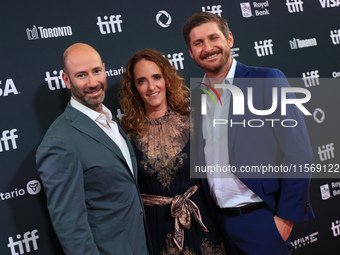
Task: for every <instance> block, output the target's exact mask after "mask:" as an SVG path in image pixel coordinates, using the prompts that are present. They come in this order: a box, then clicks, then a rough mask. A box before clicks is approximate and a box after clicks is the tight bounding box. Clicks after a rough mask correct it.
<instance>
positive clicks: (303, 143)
mask: <svg viewBox="0 0 340 255" xmlns="http://www.w3.org/2000/svg"><path fill="white" fill-rule="evenodd" d="M183 35H184V39H185V42H186V45H187V48H188V50H189V53H190V56H191V57H192V58H193V59H194V61H195V62H196V64H197V65H198V66H199V67H201V68H202V69H203V70H204V72H205V77H204V79H203V82H202V88H204V90H205V91H209V90H210V92H211V93H216V96H218V98H219V99H220V100H221V103H220V105H219V103H218V104H217V105H216V106H215V105H214V103H213V102H212V101H211V100H209V97H208V99H207V104H206V109H205V110H204V111H206V114H202V109H201V108H202V106H201V104H200V103H201V100H200V98H201V94H202V93H203V92H202V90H200V89H196V90H195V91H193V92H192V96H191V97H192V105H191V107H192V110H193V112H194V114H193V116H194V122H193V123H194V124H195V125H194V138H193V140H194V144H195V147H196V151H195V155H196V157H197V159H198V164H199V165H200V166H217V165H218V166H222V167H223V166H225V167H226V166H228V167H229V169H230V167H232V169H234V170H235V171H234V172H227V173H217V172H215V173H206V175H205V177H204V178H202V184H203V187H204V188H205V191H206V194H207V195H208V196H210V197H211V198H212V200H213V203H212V204H213V207H214V209H215V212H216V218H217V220H218V221H219V225H220V226H222V232H223V235H224V236H223V237H224V244H225V246H226V251H227V253H228V254H232V255H234V254H250V255H257V254H258V255H281V254H282V255H284V254H290V250H291V248H292V245H291V242H290V240H289V235H290V233H291V231H292V228H293V222H299V221H306V220H308V219H311V218H313V217H314V215H313V212H312V209H311V207H310V206H309V185H310V175H309V174H306V175H293V174H289V173H285V172H284V171H281V172H280V171H277V172H275V171H274V172H273V173H272V174H271V175H268V176H265V175H263V176H261V175H259V174H244V173H242V169H243V170H244V169H251V167H258V168H260V167H263V166H266V167H267V168H270V167H272V168H275V167H276V169H278V168H280V169H288V168H289V167H294V166H295V167H298V166H299V165H301V164H302V165H304V164H305V163H311V162H312V149H311V144H310V140H309V137H308V132H307V129H306V126H305V122H304V118H303V115H302V112H301V110H300V109H299V108H298V107H297V106H296V105H295V104H289V105H287V106H286V109H285V116H282V113H281V110H282V109H281V104H280V103H281V101H280V98H281V93H280V92H281V91H284V89H288V90H289V89H290V85H289V83H288V81H287V79H286V77H285V76H284V74H283V73H282V72H281V71H280V70H277V69H270V68H259V67H250V66H245V65H243V64H242V63H240V62H237V61H236V60H235V59H234V58H232V57H231V54H230V49H231V48H232V46H233V43H234V39H233V36H232V33H231V32H230V30H229V27H228V24H227V21H226V20H225V19H223V18H221V17H219V16H218V15H215V14H211V13H208V12H201V13H196V14H194V15H192V16H191V17H190V18H189V19H188V20H187V21H186V22H185V23H184V26H183ZM217 84H233V86H236V88H238V89H237V90H238V92H239V94H240V93H241V92H242V93H241V94H243V95H247V93H249V90H248V88H251V90H252V100H253V101H252V104H253V106H254V107H253V109H245V110H244V111H243V112H242V115H239V114H236V113H235V112H236V110H240V109H235V107H234V103H233V100H234V101H236V100H235V99H236V98H235V95H234V93H233V96H231V92H230V91H229V90H228V89H223V88H218V86H216V88H215V85H217ZM228 86H229V87H230V88H231V86H230V85H228ZM220 87H223V86H220ZM275 89H276V90H275ZM274 90H275V91H276V95H277V98H278V102H276V103H277V106H278V107H277V109H276V110H271V109H272V108H271V106H272V105H274V106H275V104H274V102H273V101H275V100H272V93H274V92H273V91H274ZM234 92H235V91H234ZM285 96H286V97H287V98H288V99H290V100H296V98H295V95H294V93H286V94H285ZM235 105H236V104H235ZM274 108H275V107H274ZM274 108H273V109H274ZM255 109H256V110H257V111H256V110H255ZM268 109H269V110H268ZM266 110H268V111H267V112H268V114H266V115H261V114H260V115H259V114H254V112H255V113H259V112H265V111H266ZM269 111H270V112H269ZM282 117H285V119H290V120H294V122H293V125H292V124H291V125H288V123H286V124H287V125H281V120H282ZM216 119H218V120H224V124H225V125H215V124H216V123H215V122H214V121H215V120H216ZM254 119H255V120H256V121H255V122H254ZM268 119H269V120H271V121H268ZM226 120H228V121H226ZM249 120H250V121H251V120H253V122H252V121H251V122H250V123H251V124H247V123H249V122H248V121H249ZM274 120H275V121H277V120H280V121H279V122H275V121H274ZM274 122H275V123H274ZM226 123H228V124H226ZM259 123H260V125H259ZM262 124H263V125H262ZM255 126H256V127H255ZM193 153H194V152H193ZM246 167H248V168H246ZM225 169H227V168H225ZM268 177H270V178H268ZM296 177H299V178H296Z"/></svg>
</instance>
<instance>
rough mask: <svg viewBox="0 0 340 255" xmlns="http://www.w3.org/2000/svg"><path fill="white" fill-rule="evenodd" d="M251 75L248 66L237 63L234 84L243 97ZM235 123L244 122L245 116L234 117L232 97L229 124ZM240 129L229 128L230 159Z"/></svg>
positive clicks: (236, 127)
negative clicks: (248, 77)
mask: <svg viewBox="0 0 340 255" xmlns="http://www.w3.org/2000/svg"><path fill="white" fill-rule="evenodd" d="M248 73H249V69H248V67H247V66H245V65H243V64H242V63H240V62H237V66H236V71H235V76H234V84H233V85H235V86H237V87H238V88H240V89H241V90H242V92H243V95H247V85H248V82H249V79H246V78H247V76H248ZM245 103H246V98H245ZM231 119H232V121H233V122H234V123H235V122H238V123H239V122H243V119H244V115H233V97H231V100H230V107H229V118H228V123H230V120H231ZM238 128H239V125H234V126H233V127H230V126H229V127H228V148H229V158H230V155H231V152H232V149H233V145H234V141H235V136H236V133H237V129H238Z"/></svg>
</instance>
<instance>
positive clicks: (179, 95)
mask: <svg viewBox="0 0 340 255" xmlns="http://www.w3.org/2000/svg"><path fill="white" fill-rule="evenodd" d="M142 59H145V60H149V61H152V62H154V63H155V64H156V65H157V66H158V67H159V68H160V69H161V71H162V75H163V77H164V79H165V84H166V85H165V86H166V98H167V102H168V105H169V107H170V108H171V109H172V110H174V111H176V112H178V113H180V114H182V115H189V114H190V110H189V104H190V102H189V93H190V90H189V88H188V87H187V86H186V85H185V83H184V79H183V78H182V77H180V76H179V75H178V73H177V71H176V69H175V68H174V67H173V66H172V65H171V64H170V62H169V60H168V59H166V58H165V57H164V56H163V55H162V54H161V53H160V52H158V51H156V50H153V49H144V50H142V51H140V52H138V53H137V54H135V55H134V56H133V57H132V58H131V59H130V60H129V62H128V63H127V65H126V71H125V72H124V74H123V80H122V83H121V88H120V95H119V102H120V106H121V108H122V110H123V112H124V114H125V116H124V117H123V119H122V122H121V126H122V128H123V129H124V131H125V132H126V133H127V134H129V135H131V134H134V135H142V134H143V132H144V131H145V130H147V128H148V125H149V122H148V120H147V118H146V112H145V107H144V102H143V100H142V98H141V96H140V95H139V93H138V91H137V89H136V85H135V83H134V76H133V75H134V68H135V66H136V64H137V63H138V62H139V61H141V60H142Z"/></svg>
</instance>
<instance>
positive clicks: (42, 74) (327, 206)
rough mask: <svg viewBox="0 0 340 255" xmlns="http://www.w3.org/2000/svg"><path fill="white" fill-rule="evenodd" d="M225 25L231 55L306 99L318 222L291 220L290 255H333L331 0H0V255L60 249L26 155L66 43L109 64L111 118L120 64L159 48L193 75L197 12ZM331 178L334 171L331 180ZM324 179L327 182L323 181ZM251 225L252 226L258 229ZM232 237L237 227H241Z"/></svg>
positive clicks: (54, 98)
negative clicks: (191, 45)
mask: <svg viewBox="0 0 340 255" xmlns="http://www.w3.org/2000/svg"><path fill="white" fill-rule="evenodd" d="M199 11H206V12H213V13H216V14H218V15H220V16H222V17H224V18H226V19H227V20H228V22H229V25H230V28H231V31H232V32H233V35H234V39H235V44H234V48H233V49H232V54H233V57H234V58H235V59H237V60H238V61H240V62H243V63H244V64H247V65H255V66H264V67H275V68H279V69H281V70H282V71H283V72H284V73H285V74H286V76H287V77H289V78H297V79H298V80H299V81H300V83H299V85H298V86H300V87H302V88H306V89H308V90H309V91H310V92H311V95H312V97H311V99H310V101H309V102H308V103H307V104H305V106H306V108H307V109H308V110H309V112H311V113H312V115H311V116H306V117H305V119H306V123H307V126H308V130H309V133H310V138H311V142H312V146H313V153H314V162H313V163H314V164H315V166H313V168H310V169H315V170H316V169H324V170H327V171H332V172H333V173H335V174H336V176H339V178H338V179H337V178H324V177H325V176H324V177H323V178H313V179H312V182H311V190H310V193H311V204H312V206H313V209H314V211H315V214H316V219H315V220H312V221H310V222H306V223H298V224H295V227H294V230H293V233H292V235H291V237H292V238H291V239H292V242H293V244H294V251H293V254H306V255H307V254H308V255H310V254H339V250H340V206H339V204H340V170H339V163H340V162H339V152H338V148H340V136H339V126H340V121H339V119H340V118H339V110H340V100H339V97H340V84H339V81H340V60H339V56H340V1H339V0H308V1H307V0H257V1H253V0H251V1H249V0H228V1H227V0H211V1H205V0H186V1H182V0H147V1H146V0H134V1H129V0H127V1H109V0H101V1H89V0H82V1H65V0H62V1H42V0H33V1H23V0H16V1H6V0H4V1H1V3H0V28H1V29H0V31H1V40H0V56H1V58H0V59H1V63H0V67H1V68H0V226H1V231H0V254H1V255H7V254H11V255H14V254H41V255H46V254H63V253H62V251H61V249H60V246H59V243H58V241H57V238H56V236H55V234H54V232H53V228H52V227H51V223H50V220H49V216H48V212H47V209H46V199H45V194H44V192H43V189H42V186H41V182H40V180H39V177H38V174H37V171H36V166H35V151H36V149H37V146H38V145H39V143H40V141H41V139H42V137H43V135H44V133H45V131H46V130H47V128H48V127H49V125H50V124H51V123H52V121H53V120H54V119H55V118H56V117H57V116H58V115H59V114H60V113H62V112H63V110H64V108H65V105H66V103H67V102H68V100H69V98H70V94H69V91H68V90H67V89H66V88H65V84H64V83H63V81H62V79H61V73H62V71H61V64H60V59H61V55H62V53H63V52H64V50H65V49H66V48H67V47H68V46H69V45H71V44H73V43H75V42H84V43H88V44H90V45H92V46H94V47H95V48H96V49H97V50H98V51H99V52H100V53H101V55H102V58H103V61H104V62H105V64H106V75H107V78H108V83H109V90H108V94H107V96H106V99H105V104H106V105H107V106H108V107H109V108H110V109H111V110H112V112H113V114H114V115H116V116H117V118H121V115H122V112H121V111H120V109H119V106H118V103H117V91H118V89H119V83H120V80H121V78H122V73H123V71H124V66H125V64H126V62H127V61H128V59H129V58H130V57H131V56H132V55H133V54H134V53H136V52H137V51H138V50H141V49H143V48H153V49H157V50H159V51H161V52H162V53H163V54H164V56H165V57H166V58H168V59H169V61H170V62H171V63H172V65H173V66H175V67H176V69H177V70H178V71H179V72H180V74H181V75H182V76H184V78H185V79H186V80H187V85H188V86H189V82H190V78H193V77H202V76H203V71H202V70H201V69H200V68H198V67H197V66H196V64H195V63H194V61H193V60H192V59H191V58H190V55H189V53H188V51H187V49H186V46H185V43H184V39H183V37H182V25H183V23H184V21H185V20H186V19H187V18H188V17H189V16H191V15H192V14H193V13H195V12H199ZM337 173H338V174H337ZM326 177H327V175H326ZM259 227H260V226H259ZM240 231H241V230H240Z"/></svg>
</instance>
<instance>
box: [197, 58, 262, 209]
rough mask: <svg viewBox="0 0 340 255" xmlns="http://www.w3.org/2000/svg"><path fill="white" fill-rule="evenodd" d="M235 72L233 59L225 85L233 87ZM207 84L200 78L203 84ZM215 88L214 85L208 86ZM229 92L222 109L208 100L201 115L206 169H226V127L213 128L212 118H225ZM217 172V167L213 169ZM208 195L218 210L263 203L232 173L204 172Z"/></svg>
mask: <svg viewBox="0 0 340 255" xmlns="http://www.w3.org/2000/svg"><path fill="white" fill-rule="evenodd" d="M235 71H236V60H235V59H233V62H232V65H231V68H230V70H229V72H228V74H227V77H226V78H225V80H224V83H227V84H228V83H229V84H232V83H233V80H234V76H235ZM205 82H207V81H206V79H205V78H204V79H203V83H205ZM211 85H212V86H214V84H211ZM230 98H231V93H230V91H229V90H228V89H223V93H222V95H221V101H222V106H221V105H220V104H219V102H218V101H217V100H216V101H217V104H216V106H215V104H214V102H213V100H212V99H211V98H210V97H207V114H206V115H204V116H203V139H204V140H205V147H204V155H205V162H206V166H217V165H218V166H220V167H223V166H226V167H228V166H229V148H228V124H225V125H216V126H215V127H213V120H214V119H228V116H229V105H230ZM216 169H217V168H216ZM207 179H208V183H209V187H210V195H211V196H212V198H213V199H214V201H215V202H216V204H217V205H218V206H220V207H223V208H225V207H239V206H243V205H246V204H250V203H254V202H259V201H262V200H261V198H260V197H258V196H257V195H256V194H255V193H254V192H252V191H251V190H250V189H249V188H248V187H247V186H246V185H245V184H244V183H243V182H242V181H240V179H238V178H237V177H236V176H235V175H234V174H233V173H226V172H222V173H221V172H214V173H208V172H207Z"/></svg>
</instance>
